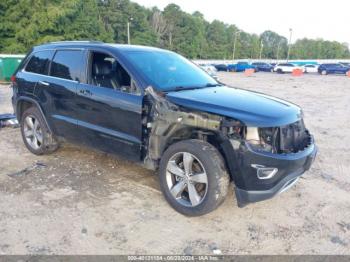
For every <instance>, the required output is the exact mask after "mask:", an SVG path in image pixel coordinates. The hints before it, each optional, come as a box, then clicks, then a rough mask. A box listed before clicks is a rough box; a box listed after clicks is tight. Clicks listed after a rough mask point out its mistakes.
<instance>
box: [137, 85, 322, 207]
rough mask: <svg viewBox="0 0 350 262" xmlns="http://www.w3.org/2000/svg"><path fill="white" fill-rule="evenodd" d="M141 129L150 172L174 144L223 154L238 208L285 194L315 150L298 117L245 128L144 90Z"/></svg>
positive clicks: (310, 161)
mask: <svg viewBox="0 0 350 262" xmlns="http://www.w3.org/2000/svg"><path fill="white" fill-rule="evenodd" d="M143 126H144V129H143V130H144V136H143V145H144V146H143V159H144V164H145V166H146V167H148V168H150V169H154V170H155V169H157V168H158V163H159V160H160V158H161V156H162V154H163V152H164V151H165V150H166V148H167V147H168V146H169V145H171V144H173V143H176V142H178V141H181V140H184V139H200V140H204V141H207V142H209V143H211V144H212V145H214V146H215V147H216V148H217V149H218V150H219V151H220V152H221V154H222V155H223V156H224V159H225V162H226V165H227V168H228V170H229V173H230V177H231V180H232V181H233V182H234V184H235V193H236V198H237V202H238V205H239V206H240V207H242V206H245V205H246V204H248V203H252V202H257V201H261V200H265V199H268V198H271V197H273V196H275V195H276V194H278V193H281V192H283V191H285V190H287V189H288V188H289V187H291V186H292V185H293V184H294V183H295V182H296V181H297V179H298V178H299V177H300V176H301V175H302V174H303V173H304V172H305V171H306V170H308V169H309V168H310V166H311V164H312V162H313V160H314V158H315V156H316V152H317V148H316V146H315V145H314V140H313V137H312V135H310V133H309V131H308V130H307V129H306V128H305V127H304V123H303V120H302V119H300V120H299V121H297V122H295V123H292V124H289V125H285V126H281V127H268V128H266V127H264V128H258V127H247V126H245V125H244V123H242V122H241V121H239V120H237V119H232V118H228V117H225V116H220V115H216V114H212V113H207V112H202V111H194V110H190V109H187V108H185V107H181V106H178V105H175V104H174V103H171V102H170V101H168V100H167V99H166V98H165V97H164V96H163V95H162V94H160V93H156V92H155V90H154V89H153V88H152V87H148V88H147V89H146V96H145V101H144V110H143Z"/></svg>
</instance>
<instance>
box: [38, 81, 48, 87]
mask: <svg viewBox="0 0 350 262" xmlns="http://www.w3.org/2000/svg"><path fill="white" fill-rule="evenodd" d="M39 84H40V85H43V86H49V85H50V84H49V83H48V82H45V81H39Z"/></svg>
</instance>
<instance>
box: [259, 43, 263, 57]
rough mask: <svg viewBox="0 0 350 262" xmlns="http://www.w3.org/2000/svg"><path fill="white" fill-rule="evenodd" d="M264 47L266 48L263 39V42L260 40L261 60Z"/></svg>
mask: <svg viewBox="0 0 350 262" xmlns="http://www.w3.org/2000/svg"><path fill="white" fill-rule="evenodd" d="M263 48H264V43H263V41H262V40H261V42H260V55H259V59H260V60H261V56H262V51H263Z"/></svg>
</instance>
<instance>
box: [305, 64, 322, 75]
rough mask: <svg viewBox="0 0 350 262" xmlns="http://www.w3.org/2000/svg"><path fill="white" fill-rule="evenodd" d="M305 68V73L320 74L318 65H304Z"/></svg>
mask: <svg viewBox="0 0 350 262" xmlns="http://www.w3.org/2000/svg"><path fill="white" fill-rule="evenodd" d="M303 68H304V72H305V73H318V65H311V64H310V65H304V66H303Z"/></svg>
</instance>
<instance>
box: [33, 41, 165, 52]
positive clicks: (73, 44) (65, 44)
mask: <svg viewBox="0 0 350 262" xmlns="http://www.w3.org/2000/svg"><path fill="white" fill-rule="evenodd" d="M88 47H106V48H107V49H118V50H136V51H152V50H153V51H156V50H157V51H160V50H163V49H160V48H157V47H151V46H142V45H127V44H113V43H104V42H100V41H61V42H50V43H46V44H42V45H39V46H35V47H34V49H38V50H40V49H47V48H88Z"/></svg>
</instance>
